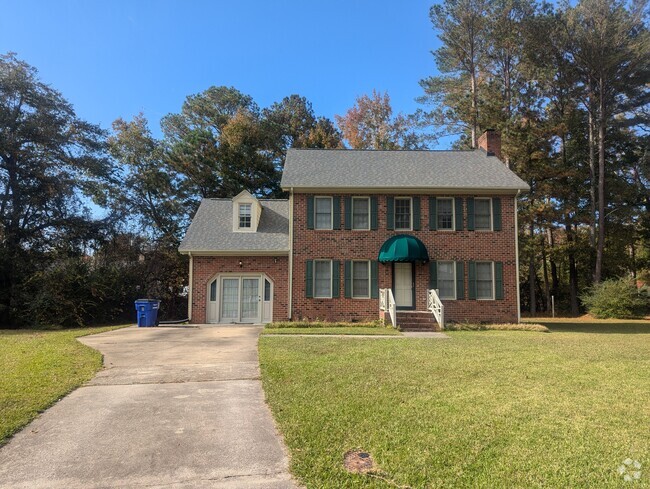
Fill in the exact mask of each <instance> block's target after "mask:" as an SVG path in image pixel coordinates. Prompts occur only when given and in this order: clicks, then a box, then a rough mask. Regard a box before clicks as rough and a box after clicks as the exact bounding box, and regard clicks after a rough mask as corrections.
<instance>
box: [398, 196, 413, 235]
mask: <svg viewBox="0 0 650 489" xmlns="http://www.w3.org/2000/svg"><path fill="white" fill-rule="evenodd" d="M395 229H411V199H395Z"/></svg>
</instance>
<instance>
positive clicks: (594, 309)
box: [581, 278, 648, 319]
mask: <svg viewBox="0 0 650 489" xmlns="http://www.w3.org/2000/svg"><path fill="white" fill-rule="evenodd" d="M581 299H582V302H583V304H584V305H585V306H586V307H587V311H589V313H590V314H591V315H593V316H594V317H596V318H599V319H607V318H616V319H633V318H638V317H643V316H644V314H646V312H647V310H648V298H647V296H644V295H642V294H640V293H639V291H638V290H637V288H636V285H635V284H634V283H633V282H632V281H631V280H628V279H625V278H621V279H612V280H606V281H604V282H601V283H599V284H596V285H594V286H593V287H592V288H591V289H589V291H588V292H587V293H586V294H584V295H583V296H582V297H581Z"/></svg>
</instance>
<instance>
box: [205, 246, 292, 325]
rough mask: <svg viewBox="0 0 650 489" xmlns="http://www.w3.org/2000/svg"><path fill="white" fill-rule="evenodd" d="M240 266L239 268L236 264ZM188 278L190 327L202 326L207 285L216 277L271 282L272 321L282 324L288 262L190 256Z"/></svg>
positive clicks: (283, 258)
mask: <svg viewBox="0 0 650 489" xmlns="http://www.w3.org/2000/svg"><path fill="white" fill-rule="evenodd" d="M240 261H241V262H242V266H241V267H240V266H239V262H240ZM193 268H194V269H193V272H192V273H193V277H192V323H193V324H203V323H205V322H206V312H207V310H206V299H207V297H206V296H207V293H208V283H209V282H210V281H212V279H213V278H214V277H215V276H216V275H217V274H218V273H253V272H254V273H264V274H266V275H268V277H269V278H270V279H271V280H272V281H273V320H274V321H283V320H286V319H287V317H288V315H289V313H288V301H289V297H288V290H289V287H288V284H289V260H288V258H287V257H286V256H239V257H234V256H194V257H193Z"/></svg>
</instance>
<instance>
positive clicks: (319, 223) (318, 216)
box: [314, 197, 333, 229]
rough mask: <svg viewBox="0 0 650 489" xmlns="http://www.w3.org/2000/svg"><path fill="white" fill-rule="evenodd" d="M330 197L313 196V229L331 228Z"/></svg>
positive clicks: (331, 210)
mask: <svg viewBox="0 0 650 489" xmlns="http://www.w3.org/2000/svg"><path fill="white" fill-rule="evenodd" d="M332 205H333V204H332V197H315V198H314V229H332V212H333V209H332Z"/></svg>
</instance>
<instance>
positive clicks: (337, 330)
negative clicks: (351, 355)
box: [263, 326, 401, 336]
mask: <svg viewBox="0 0 650 489" xmlns="http://www.w3.org/2000/svg"><path fill="white" fill-rule="evenodd" d="M263 334H323V335H332V334H342V335H383V336H399V335H401V333H400V332H399V331H397V330H396V329H394V328H370V327H360V328H359V327H354V326H337V327H334V328H326V327H318V328H272V327H268V326H267V327H265V328H264V331H263Z"/></svg>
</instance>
